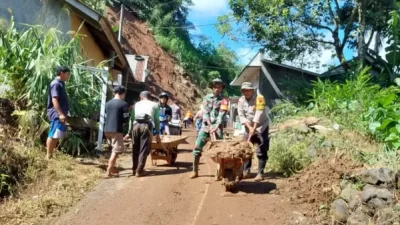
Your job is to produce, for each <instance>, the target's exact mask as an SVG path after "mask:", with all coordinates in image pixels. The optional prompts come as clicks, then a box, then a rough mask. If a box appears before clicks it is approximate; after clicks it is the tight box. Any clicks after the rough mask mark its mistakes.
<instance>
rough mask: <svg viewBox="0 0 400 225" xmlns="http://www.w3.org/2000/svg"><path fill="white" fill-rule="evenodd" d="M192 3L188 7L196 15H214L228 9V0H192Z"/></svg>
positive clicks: (218, 14)
mask: <svg viewBox="0 0 400 225" xmlns="http://www.w3.org/2000/svg"><path fill="white" fill-rule="evenodd" d="M193 4H194V5H193V6H191V7H190V9H191V10H192V13H193V14H195V16H196V17H202V18H204V17H216V16H220V15H224V14H225V13H227V12H228V10H229V4H228V0H193Z"/></svg>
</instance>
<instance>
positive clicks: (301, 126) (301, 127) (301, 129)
mask: <svg viewBox="0 0 400 225" xmlns="http://www.w3.org/2000/svg"><path fill="white" fill-rule="evenodd" d="M295 128H296V130H297V131H299V132H300V133H304V134H308V133H309V132H310V128H309V127H308V126H307V125H306V124H305V123H301V124H299V125H297V126H296V127H295Z"/></svg>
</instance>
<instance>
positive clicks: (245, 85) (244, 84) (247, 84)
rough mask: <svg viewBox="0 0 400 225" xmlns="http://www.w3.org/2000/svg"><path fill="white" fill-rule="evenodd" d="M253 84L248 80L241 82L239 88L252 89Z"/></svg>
mask: <svg viewBox="0 0 400 225" xmlns="http://www.w3.org/2000/svg"><path fill="white" fill-rule="evenodd" d="M254 89H255V88H254V87H253V84H252V83H250V82H243V84H242V87H241V88H240V90H254Z"/></svg>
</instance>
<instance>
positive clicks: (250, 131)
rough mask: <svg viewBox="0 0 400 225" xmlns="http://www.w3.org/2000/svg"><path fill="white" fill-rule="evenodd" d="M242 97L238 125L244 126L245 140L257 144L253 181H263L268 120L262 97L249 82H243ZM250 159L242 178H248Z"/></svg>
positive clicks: (266, 154) (266, 153)
mask: <svg viewBox="0 0 400 225" xmlns="http://www.w3.org/2000/svg"><path fill="white" fill-rule="evenodd" d="M241 91H242V94H243V96H242V97H241V98H240V99H239V102H238V114H239V119H240V123H241V124H242V125H244V126H245V128H246V134H245V139H246V140H248V141H250V142H251V143H253V144H257V145H258V146H257V150H256V155H257V158H258V172H257V176H256V178H255V181H261V180H264V177H263V174H264V168H265V165H266V164H267V160H268V149H269V137H268V128H269V120H268V116H267V112H266V110H265V99H264V96H262V95H260V94H258V95H257V93H256V92H255V88H254V87H253V85H252V84H251V83H250V82H244V83H243V84H242V87H241ZM250 168H251V159H250V160H249V161H248V162H247V163H245V165H244V168H243V173H244V176H243V177H244V178H249V175H250Z"/></svg>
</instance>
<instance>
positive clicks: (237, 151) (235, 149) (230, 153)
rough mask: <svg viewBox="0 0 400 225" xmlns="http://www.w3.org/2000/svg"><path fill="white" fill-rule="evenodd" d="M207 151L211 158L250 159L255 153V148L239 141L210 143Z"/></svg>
mask: <svg viewBox="0 0 400 225" xmlns="http://www.w3.org/2000/svg"><path fill="white" fill-rule="evenodd" d="M206 149H207V150H206V155H208V156H209V157H220V158H230V157H237V158H243V159H249V158H251V157H252V155H253V153H254V148H253V146H252V145H251V144H250V143H248V142H246V141H239V140H225V141H215V142H210V144H209V145H208V147H206Z"/></svg>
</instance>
